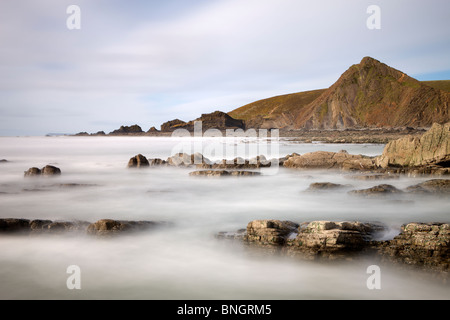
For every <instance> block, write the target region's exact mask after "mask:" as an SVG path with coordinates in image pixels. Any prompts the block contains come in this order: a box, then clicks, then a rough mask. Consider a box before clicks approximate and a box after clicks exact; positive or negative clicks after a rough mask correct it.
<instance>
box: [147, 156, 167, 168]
mask: <svg viewBox="0 0 450 320" xmlns="http://www.w3.org/2000/svg"><path fill="white" fill-rule="evenodd" d="M148 160H149V164H150V166H151V167H156V166H168V165H169V164H168V162H167V161H166V160H162V159H158V158H156V159H148Z"/></svg>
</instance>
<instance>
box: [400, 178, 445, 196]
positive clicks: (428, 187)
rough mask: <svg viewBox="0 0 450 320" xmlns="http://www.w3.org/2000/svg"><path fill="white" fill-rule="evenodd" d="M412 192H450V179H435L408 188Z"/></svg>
mask: <svg viewBox="0 0 450 320" xmlns="http://www.w3.org/2000/svg"><path fill="white" fill-rule="evenodd" d="M406 191H407V192H410V193H422V194H423V193H434V194H449V193H450V179H433V180H428V181H425V182H422V183H419V184H416V185H414V186H410V187H408V188H406Z"/></svg>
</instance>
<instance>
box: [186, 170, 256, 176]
mask: <svg viewBox="0 0 450 320" xmlns="http://www.w3.org/2000/svg"><path fill="white" fill-rule="evenodd" d="M189 175H190V176H197V177H226V176H228V177H237V176H259V175H261V173H260V172H255V171H245V170H230V171H227V170H199V171H193V172H190V173H189Z"/></svg>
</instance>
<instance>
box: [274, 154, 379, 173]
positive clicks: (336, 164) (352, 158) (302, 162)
mask: <svg viewBox="0 0 450 320" xmlns="http://www.w3.org/2000/svg"><path fill="white" fill-rule="evenodd" d="M283 166H284V167H286V168H296V169H301V168H304V169H344V170H370V169H374V168H375V163H374V160H373V159H372V158H370V157H367V156H363V155H352V154H348V153H347V152H337V153H336V152H327V151H316V152H310V153H305V154H303V155H292V156H289V157H288V158H287V159H286V160H285V161H284V162H283Z"/></svg>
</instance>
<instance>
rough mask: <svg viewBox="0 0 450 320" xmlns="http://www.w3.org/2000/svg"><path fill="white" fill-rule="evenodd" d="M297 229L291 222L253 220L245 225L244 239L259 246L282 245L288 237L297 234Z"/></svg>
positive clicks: (296, 225)
mask: <svg viewBox="0 0 450 320" xmlns="http://www.w3.org/2000/svg"><path fill="white" fill-rule="evenodd" d="M298 227H299V225H298V224H297V223H295V222H292V221H280V220H255V221H251V222H250V223H249V224H248V225H247V235H246V236H245V237H244V239H245V240H246V241H248V242H253V243H257V244H260V245H277V246H279V245H284V244H285V243H286V241H287V239H288V237H289V235H290V234H292V233H295V232H297V229H298Z"/></svg>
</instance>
